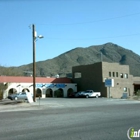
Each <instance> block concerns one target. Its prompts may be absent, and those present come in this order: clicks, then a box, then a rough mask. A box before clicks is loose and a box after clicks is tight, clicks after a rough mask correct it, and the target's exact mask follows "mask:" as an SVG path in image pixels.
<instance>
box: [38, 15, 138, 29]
mask: <svg viewBox="0 0 140 140" xmlns="http://www.w3.org/2000/svg"><path fill="white" fill-rule="evenodd" d="M135 15H140V13H133V14H128V15H122V16H117V17H111V18H106V19H99V20H92V21H85V22H77V23H62V24H49V23H44V24H43V23H42V24H38V25H54V26H56V25H58V26H62V25H76V24H90V23H94V22H102V21H108V20H114V19H118V18H125V17H130V16H135Z"/></svg>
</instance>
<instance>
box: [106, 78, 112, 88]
mask: <svg viewBox="0 0 140 140" xmlns="http://www.w3.org/2000/svg"><path fill="white" fill-rule="evenodd" d="M105 86H106V87H114V79H106V80H105Z"/></svg>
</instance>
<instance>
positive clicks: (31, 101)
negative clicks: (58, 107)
mask: <svg viewBox="0 0 140 140" xmlns="http://www.w3.org/2000/svg"><path fill="white" fill-rule="evenodd" d="M26 95H27V99H28V102H29V103H33V96H32V93H30V92H26Z"/></svg>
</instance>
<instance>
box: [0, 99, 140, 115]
mask: <svg viewBox="0 0 140 140" xmlns="http://www.w3.org/2000/svg"><path fill="white" fill-rule="evenodd" d="M139 103H140V101H135V100H127V99H108V98H88V99H87V98H45V99H40V100H39V99H38V98H37V99H36V102H33V103H27V102H23V101H14V100H9V99H4V100H3V101H0V112H5V111H23V110H38V109H49V108H75V107H95V106H103V105H104V106H107V105H120V104H139Z"/></svg>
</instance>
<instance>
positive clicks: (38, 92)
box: [36, 88, 42, 97]
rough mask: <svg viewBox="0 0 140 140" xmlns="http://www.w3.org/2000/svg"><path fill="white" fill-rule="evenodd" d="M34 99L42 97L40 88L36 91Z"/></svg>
mask: <svg viewBox="0 0 140 140" xmlns="http://www.w3.org/2000/svg"><path fill="white" fill-rule="evenodd" d="M36 97H42V91H41V89H40V88H37V89H36Z"/></svg>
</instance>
